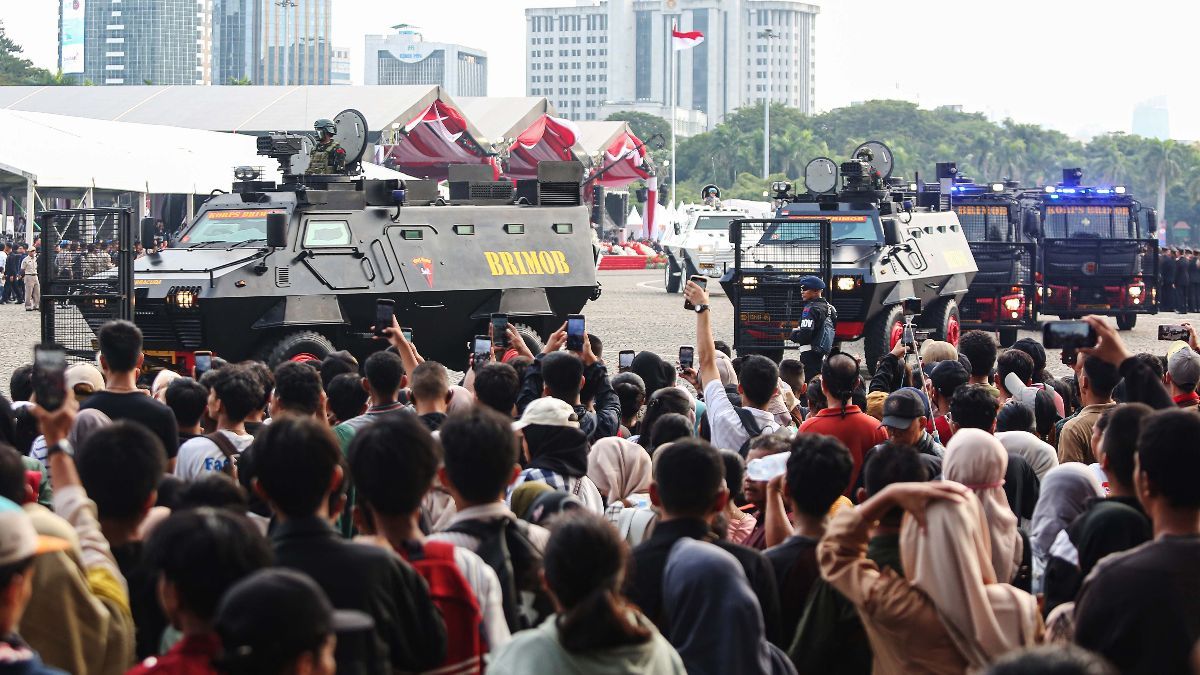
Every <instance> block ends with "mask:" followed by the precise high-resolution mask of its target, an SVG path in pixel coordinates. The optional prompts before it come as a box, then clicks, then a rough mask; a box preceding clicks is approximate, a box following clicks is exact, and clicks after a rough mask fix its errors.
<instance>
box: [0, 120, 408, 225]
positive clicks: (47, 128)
mask: <svg viewBox="0 0 1200 675" xmlns="http://www.w3.org/2000/svg"><path fill="white" fill-rule="evenodd" d="M0 126H2V127H3V128H4V129H5V131H6V134H5V142H4V143H0V192H2V193H3V194H4V195H5V196H10V197H13V198H14V200H15V202H16V205H17V207H18V209H20V210H22V211H24V212H25V213H24V214H22V215H25V216H26V217H27V218H30V219H31V218H32V213H29V211H30V209H29V205H30V204H33V205H34V206H36V205H37V203H38V201H39V195H41V196H45V195H50V194H54V195H56V196H62V195H66V196H69V197H70V198H72V199H77V200H79V201H80V203H82V204H84V205H87V206H95V205H96V201H95V196H96V192H97V191H104V192H106V193H132V194H136V195H141V197H142V198H140V199H138V200H137V201H136V202H135V203H136V204H137V207H138V214H137V215H138V216H139V217H140V216H142V215H144V205H145V196H146V195H152V194H155V195H158V194H177V195H204V194H209V193H211V192H212V191H214V190H228V189H229V188H230V185H231V183H232V182H233V170H234V168H235V167H238V166H258V167H262V169H263V178H264V179H266V180H278V179H279V177H280V176H279V169H278V166H277V165H276V163H275V162H274V161H273V160H271V159H269V158H266V157H261V156H259V155H258V154H256V152H255V138H254V137H252V136H245V135H239V134H229V133H221V132H215V131H203V130H198V129H184V128H179V127H169V126H160V125H153V124H133V123H128V122H111V121H106V120H97V119H89V118H84V117H70V116H66V115H53V114H49V113H36V112H23V111H15V110H0ZM364 173H366V175H367V176H368V177H370V178H408V177H407V176H405V175H404V174H401V173H399V172H396V171H392V170H390V169H386V168H384V167H380V166H375V165H366V166H365V167H364ZM4 203H5V204H6V203H7V200H5V201H4ZM22 204H24V206H22ZM3 208H4V207H3V206H0V210H2V209H3ZM189 210H190V209H189ZM2 215H10V214H5V213H2V212H0V216H2Z"/></svg>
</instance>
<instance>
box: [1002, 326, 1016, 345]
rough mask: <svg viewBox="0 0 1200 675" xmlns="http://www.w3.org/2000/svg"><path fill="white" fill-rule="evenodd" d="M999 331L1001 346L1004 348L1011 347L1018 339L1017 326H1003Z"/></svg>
mask: <svg viewBox="0 0 1200 675" xmlns="http://www.w3.org/2000/svg"><path fill="white" fill-rule="evenodd" d="M999 332H1000V346H1001V347H1004V348H1008V347H1011V346H1013V343H1015V342H1016V341H1017V329H1016V328H1001V329H1000V331H999Z"/></svg>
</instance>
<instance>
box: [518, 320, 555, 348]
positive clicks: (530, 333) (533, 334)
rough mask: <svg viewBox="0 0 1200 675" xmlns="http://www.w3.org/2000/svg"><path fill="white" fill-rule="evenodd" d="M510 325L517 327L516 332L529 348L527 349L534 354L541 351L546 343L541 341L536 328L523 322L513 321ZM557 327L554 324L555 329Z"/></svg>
mask: <svg viewBox="0 0 1200 675" xmlns="http://www.w3.org/2000/svg"><path fill="white" fill-rule="evenodd" d="M512 327H513V328H516V329H517V333H518V334H519V335H520V336H521V339H522V340H524V341H525V346H526V347H528V348H529V351H531V352H533V353H534V354H540V353H542V349H543V348H545V346H546V344H545V343H544V342H542V337H541V335H539V334H538V332H537V331H536V330H534V329H533V328H531V327H530V326H527V325H525V324H523V323H514V324H512ZM557 328H558V326H555V329H557Z"/></svg>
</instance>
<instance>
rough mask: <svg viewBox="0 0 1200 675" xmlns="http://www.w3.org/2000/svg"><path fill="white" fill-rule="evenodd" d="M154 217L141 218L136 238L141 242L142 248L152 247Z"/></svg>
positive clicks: (149, 248) (148, 248)
mask: <svg viewBox="0 0 1200 675" xmlns="http://www.w3.org/2000/svg"><path fill="white" fill-rule="evenodd" d="M154 236H155V232H154V219H153V218H142V230H141V236H140V237H139V238H138V239H139V241H141V242H142V248H144V249H146V250H151V249H154V248H155V246H154Z"/></svg>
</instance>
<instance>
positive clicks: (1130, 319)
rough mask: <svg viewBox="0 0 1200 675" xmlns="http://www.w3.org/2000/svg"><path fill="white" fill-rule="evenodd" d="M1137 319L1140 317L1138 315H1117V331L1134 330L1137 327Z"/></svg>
mask: <svg viewBox="0 0 1200 675" xmlns="http://www.w3.org/2000/svg"><path fill="white" fill-rule="evenodd" d="M1137 317H1138V315H1137V314H1133V313H1132V312H1131V313H1129V314H1118V315H1117V329H1118V330H1133V327H1134V326H1136V325H1137Z"/></svg>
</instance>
